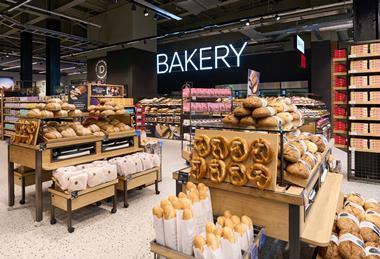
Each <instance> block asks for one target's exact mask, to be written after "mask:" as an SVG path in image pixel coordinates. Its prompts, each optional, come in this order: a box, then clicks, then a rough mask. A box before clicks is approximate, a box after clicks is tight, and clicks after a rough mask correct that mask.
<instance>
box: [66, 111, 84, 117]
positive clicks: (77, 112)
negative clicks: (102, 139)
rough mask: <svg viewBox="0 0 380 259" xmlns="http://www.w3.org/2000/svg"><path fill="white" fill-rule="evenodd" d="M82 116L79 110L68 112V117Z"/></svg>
mask: <svg viewBox="0 0 380 259" xmlns="http://www.w3.org/2000/svg"><path fill="white" fill-rule="evenodd" d="M81 115H82V111H81V110H74V111H70V112H69V116H72V117H74V116H81Z"/></svg>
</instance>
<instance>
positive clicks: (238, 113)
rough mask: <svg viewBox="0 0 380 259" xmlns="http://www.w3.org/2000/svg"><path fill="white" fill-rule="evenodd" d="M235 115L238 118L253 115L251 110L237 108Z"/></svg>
mask: <svg viewBox="0 0 380 259" xmlns="http://www.w3.org/2000/svg"><path fill="white" fill-rule="evenodd" d="M233 114H234V115H235V116H236V117H239V118H240V117H246V116H248V115H250V114H251V110H250V109H247V108H244V107H237V108H235V109H234V111H233Z"/></svg>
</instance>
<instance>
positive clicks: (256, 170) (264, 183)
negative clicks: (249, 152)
mask: <svg viewBox="0 0 380 259" xmlns="http://www.w3.org/2000/svg"><path fill="white" fill-rule="evenodd" d="M247 178H248V180H250V181H251V182H252V183H254V184H255V185H256V186H257V188H258V189H260V190H264V189H265V188H267V187H268V186H269V184H270V182H271V180H272V176H271V174H270V172H269V169H268V167H266V166H265V165H262V164H253V165H251V166H250V167H249V168H248V171H247Z"/></svg>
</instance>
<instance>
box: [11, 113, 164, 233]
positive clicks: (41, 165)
mask: <svg viewBox="0 0 380 259" xmlns="http://www.w3.org/2000/svg"><path fill="white" fill-rule="evenodd" d="M114 116H116V117H117V118H120V116H123V115H114ZM114 116H110V117H114ZM86 118H88V115H83V116H80V117H65V118H44V119H38V121H40V122H41V125H43V124H45V123H46V122H48V121H50V120H54V121H57V120H58V121H59V120H61V121H67V120H69V121H72V120H83V119H86ZM113 142H115V143H117V142H120V143H124V142H128V143H127V144H128V145H125V144H123V145H120V146H112V148H108V147H109V146H110V145H111V144H112V143H113ZM110 143H111V144H110ZM142 150H143V149H142V148H140V147H139V138H138V136H137V134H136V131H135V130H129V131H124V132H115V133H109V134H108V135H106V136H104V137H103V136H94V135H90V136H78V137H72V138H63V139H62V140H50V141H47V140H46V139H44V138H41V137H40V142H38V143H37V144H36V145H28V144H24V143H17V144H16V143H11V144H10V145H9V167H8V190H9V193H8V205H9V206H14V204H15V192H14V184H15V183H20V182H21V185H22V188H23V191H22V193H23V197H22V200H21V201H22V202H21V203H24V202H25V190H24V189H25V186H28V185H32V184H35V195H36V199H35V204H36V211H35V220H36V221H41V220H42V217H43V214H42V212H43V208H42V206H43V201H42V182H43V181H44V180H46V179H48V178H49V177H47V174H49V176H50V172H51V171H52V170H55V169H58V168H61V167H67V166H72V165H78V164H83V163H90V162H93V161H96V160H103V159H108V158H113V157H117V156H123V155H127V154H132V153H136V152H140V151H142ZM71 151H72V152H71ZM83 151H85V153H84V152H83ZM70 152H71V153H70ZM67 153H69V154H70V155H66V154H67ZM15 164H18V165H21V166H23V167H27V168H29V169H30V170H31V171H29V172H25V173H20V172H15V170H14V168H15ZM33 171H34V172H33ZM47 172H48V173H47ZM33 175H34V177H33ZM20 177H21V179H20ZM159 179H160V168H154V169H151V170H145V171H142V172H140V173H139V174H136V175H132V177H131V178H129V179H127V182H128V188H127V190H130V189H132V188H135V187H140V186H147V185H150V184H155V185H156V193H158V185H157V183H158V180H159ZM115 184H116V183H115ZM122 186H124V185H123V184H122ZM105 188H108V187H107V186H105ZM112 188H114V186H112ZM121 189H122V190H125V189H124V188H121ZM86 191H87V189H86ZM100 192H101V191H100ZM86 193H88V194H91V195H90V196H91V197H93V198H94V199H93V200H92V202H91V203H93V202H96V201H97V200H96V199H97V197H99V195H98V194H97V192H96V191H95V190H91V191H90V190H88V192H86ZM83 194H84V193H83ZM92 194H93V195H92ZM54 195H55V196H56V197H57V195H58V194H57V193H56V191H55V193H54ZM67 195H68V194H67V193H65V192H62V193H61V195H58V196H60V197H61V198H62V199H66V198H67V197H68V196H67ZM70 195H72V194H70ZM75 195H77V194H75ZM110 196H112V195H110ZM75 197H76V196H75ZM88 197H89V196H88V195H86V198H83V199H85V200H88V199H89V198H88ZM125 197H126V195H125ZM57 199H58V198H57ZM78 202H79V201H78ZM79 203H81V202H79ZM81 204H82V203H81ZM53 206H54V207H58V208H61V209H64V210H66V211H69V209H68V207H64V208H63V207H60V205H57V203H55V202H53ZM75 208H79V207H75V206H74V207H72V209H75ZM69 228H70V227H69Z"/></svg>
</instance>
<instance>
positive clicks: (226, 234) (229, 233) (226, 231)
mask: <svg viewBox="0 0 380 259" xmlns="http://www.w3.org/2000/svg"><path fill="white" fill-rule="evenodd" d="M232 229H233V228H231V227H224V228H223V238H224V239H226V240H228V241H229V242H230V243H231V244H235V236H234V231H233V230H232Z"/></svg>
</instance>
